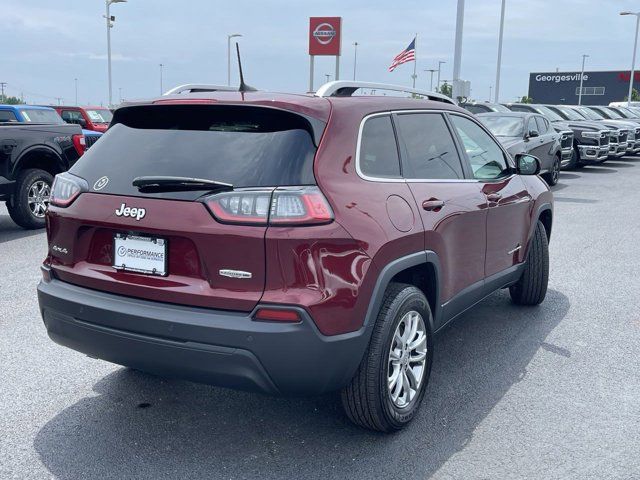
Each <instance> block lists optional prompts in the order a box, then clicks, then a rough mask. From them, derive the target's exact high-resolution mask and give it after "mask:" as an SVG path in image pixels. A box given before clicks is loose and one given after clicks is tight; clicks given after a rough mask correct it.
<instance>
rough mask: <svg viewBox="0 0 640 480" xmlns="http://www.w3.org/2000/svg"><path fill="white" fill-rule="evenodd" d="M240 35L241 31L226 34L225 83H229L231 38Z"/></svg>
mask: <svg viewBox="0 0 640 480" xmlns="http://www.w3.org/2000/svg"><path fill="white" fill-rule="evenodd" d="M241 36H242V34H241V33H232V34H231V35H227V85H231V39H232V38H235V37H241Z"/></svg>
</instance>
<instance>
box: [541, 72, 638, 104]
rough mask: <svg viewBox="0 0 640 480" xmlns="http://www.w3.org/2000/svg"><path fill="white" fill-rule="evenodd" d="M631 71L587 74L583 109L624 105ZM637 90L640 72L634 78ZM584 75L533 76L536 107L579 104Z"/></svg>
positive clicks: (542, 74)
mask: <svg viewBox="0 0 640 480" xmlns="http://www.w3.org/2000/svg"><path fill="white" fill-rule="evenodd" d="M630 78H631V72H630V71H629V70H626V71H624V70H610V71H605V72H584V77H583V81H582V104H583V105H608V104H609V103H610V102H621V101H623V100H624V98H625V97H626V96H627V94H628V93H629V80H630ZM633 88H635V89H636V90H638V91H640V72H635V73H634V75H633ZM579 93H580V72H540V73H531V74H530V75H529V97H531V98H532V99H533V101H534V102H535V103H551V104H567V105H575V104H577V103H578V94H579Z"/></svg>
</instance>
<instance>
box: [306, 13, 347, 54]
mask: <svg viewBox="0 0 640 480" xmlns="http://www.w3.org/2000/svg"><path fill="white" fill-rule="evenodd" d="M341 28H342V18H341V17H311V18H309V55H340V44H341V38H340V33H341V32H340V29H341Z"/></svg>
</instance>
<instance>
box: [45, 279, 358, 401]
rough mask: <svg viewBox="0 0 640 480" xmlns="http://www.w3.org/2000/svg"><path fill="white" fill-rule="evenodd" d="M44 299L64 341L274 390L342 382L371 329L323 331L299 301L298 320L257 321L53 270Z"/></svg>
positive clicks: (114, 358)
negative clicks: (101, 286)
mask: <svg viewBox="0 0 640 480" xmlns="http://www.w3.org/2000/svg"><path fill="white" fill-rule="evenodd" d="M38 301H39V304H40V311H41V314H42V318H43V320H44V323H45V326H46V328H47V332H48V334H49V336H50V337H51V339H52V340H53V341H55V342H56V343H58V344H60V345H64V346H66V347H69V348H72V349H74V350H77V351H79V352H82V353H85V354H87V355H89V356H91V357H96V358H100V359H103V360H107V361H109V362H113V363H117V364H120V365H125V366H129V367H132V368H136V369H139V370H142V371H147V372H150V373H154V374H157V375H161V376H168V377H175V378H183V379H186V380H192V381H196V382H201V383H208V384H212V385H218V386H222V387H229V388H236V389H241V390H250V391H261V392H264V393H269V394H301V395H313V394H321V393H324V392H329V391H333V390H338V389H340V388H342V387H344V386H345V385H346V384H347V383H348V382H349V380H350V379H351V378H352V376H353V375H354V373H355V371H356V369H357V368H358V365H359V364H360V361H361V359H362V356H363V354H364V351H365V349H366V346H367V343H368V339H369V335H370V332H369V331H368V330H366V329H363V330H359V331H357V332H352V333H348V334H343V335H336V336H324V335H322V334H321V333H320V332H319V331H318V330H317V328H316V327H315V325H314V323H313V321H312V320H311V318H310V317H309V315H308V314H307V312H306V311H304V310H303V309H297V308H296V310H297V311H298V312H299V313H300V315H301V317H302V319H303V320H302V322H300V323H296V324H284V323H271V322H257V321H254V320H252V319H251V314H247V313H239V312H228V311H221V310H211V309H205V308H198V307H185V306H180V305H173V304H166V303H160V302H152V301H148V300H140V299H135V298H130V297H123V296H119V295H113V294H110V293H104V292H99V291H95V290H89V289H86V288H82V287H78V286H75V285H71V284H68V283H65V282H62V281H60V280H57V279H55V278H54V279H52V280H51V281H49V282H44V281H42V282H40V284H39V285H38ZM292 308H294V307H292Z"/></svg>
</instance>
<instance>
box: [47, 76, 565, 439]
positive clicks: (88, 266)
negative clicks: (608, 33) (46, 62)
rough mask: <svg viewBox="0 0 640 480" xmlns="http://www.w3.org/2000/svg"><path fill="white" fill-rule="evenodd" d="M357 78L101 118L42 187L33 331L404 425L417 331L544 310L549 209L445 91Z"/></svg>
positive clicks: (171, 103)
mask: <svg viewBox="0 0 640 480" xmlns="http://www.w3.org/2000/svg"><path fill="white" fill-rule="evenodd" d="M362 85H367V86H370V85H373V84H358V83H355V82H331V83H329V84H327V85H325V86H323V87H322V88H321V89H320V90H319V91H318V92H317V93H316V94H315V95H289V94H272V93H264V92H220V91H213V92H206V91H200V92H196V93H187V94H177V95H169V96H163V97H161V98H159V99H156V100H153V101H149V102H145V103H137V104H133V105H127V106H124V107H121V108H119V109H118V110H117V111H116V112H115V115H114V118H113V121H112V123H111V128H110V129H109V130H108V131H107V133H106V134H105V135H104V138H103V139H102V140H101V141H100V142H98V143H96V144H95V146H94V147H93V148H91V149H90V150H89V151H88V152H87V153H85V155H83V157H82V158H81V159H80V160H79V161H78V162H77V163H76V164H75V165H74V166H73V167H72V168H71V169H70V170H69V172H66V173H62V174H59V175H58V176H57V177H56V179H55V183H54V186H53V191H52V195H51V199H50V207H49V209H48V213H47V237H48V242H49V252H48V256H47V258H46V260H45V261H44V265H43V267H42V273H43V280H42V281H41V282H40V284H39V286H38V299H39V303H40V309H41V313H42V317H43V319H44V323H45V325H46V328H47V330H48V333H49V336H50V337H51V338H52V339H53V340H54V341H55V342H57V343H59V344H61V345H64V346H67V347H70V348H72V349H74V350H78V351H80V352H84V353H85V354H87V355H89V356H91V357H97V358H100V359H104V360H107V361H110V362H114V363H117V364H121V365H125V366H128V367H132V368H135V369H138V370H142V371H147V372H151V373H154V374H157V375H163V376H171V377H180V378H185V379H189V380H193V381H197V382H204V383H210V384H213V385H219V386H224V387H231V388H238V389H247V390H257V391H261V392H266V393H270V394H279V395H287V394H289V395H290V394H321V393H324V392H330V391H337V390H341V391H342V400H343V404H344V408H345V410H346V412H347V415H348V416H349V418H350V419H351V420H353V421H354V422H355V423H357V424H359V425H361V426H363V427H367V428H371V429H375V430H380V431H391V430H397V429H400V428H402V427H403V426H404V425H405V424H407V422H409V421H410V420H411V419H412V417H413V416H414V415H415V413H416V411H417V409H418V407H419V405H420V403H421V400H422V398H423V396H424V393H425V387H426V385H427V381H428V379H429V374H430V369H431V363H432V359H433V348H434V347H433V343H434V342H433V336H434V333H435V332H437V331H438V330H440V329H442V328H443V327H444V326H445V325H446V324H447V323H448V322H450V321H451V320H452V319H454V318H455V317H456V316H458V315H460V314H461V313H462V312H464V311H465V310H467V309H468V308H470V307H472V306H473V305H474V304H476V303H478V302H479V301H480V300H482V299H483V298H484V297H486V296H487V295H489V294H491V293H492V292H494V291H496V290H499V289H502V288H509V289H510V293H511V297H512V299H513V301H514V302H516V303H518V304H522V305H535V304H539V303H540V302H542V300H543V299H544V297H545V294H546V289H547V278H548V271H549V260H548V243H547V242H548V240H549V236H550V233H551V224H552V217H553V198H552V195H551V193H550V192H549V189H548V187H547V185H546V184H545V182H544V181H543V180H541V179H540V178H539V177H538V176H537V173H538V172H539V169H540V165H539V162H538V160H537V159H536V158H535V157H532V156H529V155H519V156H517V157H516V158H515V159H512V158H511V157H510V156H509V154H508V153H507V152H506V151H505V150H504V148H503V147H502V146H501V145H500V143H499V142H498V141H497V140H496V139H495V138H494V137H493V136H492V135H491V133H490V132H489V131H488V130H487V129H486V128H485V127H484V126H483V125H482V124H481V123H480V122H479V121H477V120H476V119H475V118H474V117H473V116H472V115H471V114H470V113H468V112H467V111H465V110H463V109H461V108H458V107H457V106H455V105H452V104H451V101H450V100H449V99H447V98H446V97H442V96H439V95H437V94H426V95H425V96H426V97H427V98H421V99H417V98H409V97H400V96H374V95H361V96H355V95H352V94H353V93H354V92H355V91H357V90H359V89H360V88H361V87H362ZM389 89H392V88H391V87H389ZM376 90H378V91H381V90H382V87H381V86H378V87H377V88H376ZM405 91H406V90H405ZM416 92H417V91H413V92H412V93H413V94H414V95H413V96H414V97H415V96H416Z"/></svg>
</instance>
